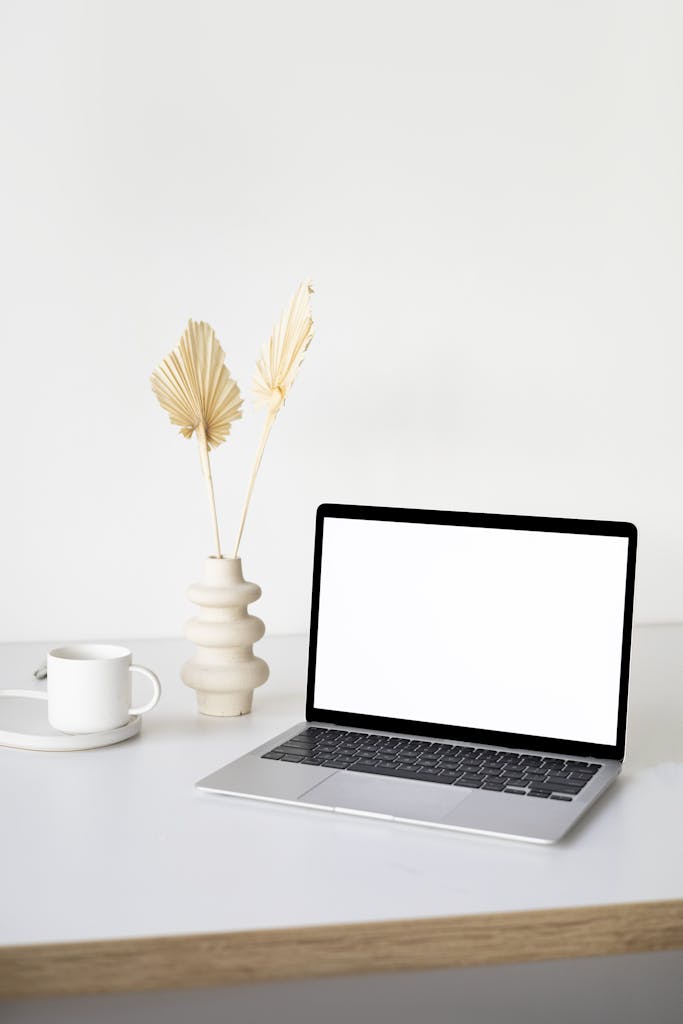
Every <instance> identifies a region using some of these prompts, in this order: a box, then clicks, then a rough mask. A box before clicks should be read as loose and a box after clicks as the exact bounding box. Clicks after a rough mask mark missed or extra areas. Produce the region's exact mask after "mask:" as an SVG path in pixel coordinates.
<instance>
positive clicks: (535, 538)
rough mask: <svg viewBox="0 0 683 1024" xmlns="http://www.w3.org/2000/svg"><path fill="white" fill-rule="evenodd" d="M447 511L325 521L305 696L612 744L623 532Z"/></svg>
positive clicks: (345, 709)
mask: <svg viewBox="0 0 683 1024" xmlns="http://www.w3.org/2000/svg"><path fill="white" fill-rule="evenodd" d="M323 508H325V506H323ZM327 508H331V509H334V508H335V506H327ZM378 511H380V510H378ZM382 511H383V512H386V513H388V512H390V511H391V510H382ZM443 515H444V516H445V515H446V514H443ZM454 518H456V519H457V518H458V517H457V514H454ZM460 518H463V519H464V520H465V521H464V522H462V523H457V522H415V521H391V520H390V519H385V518H382V519H374V518H365V519H364V518H359V517H357V515H356V514H354V517H352V518H345V517H344V516H343V515H328V516H326V517H325V518H324V528H323V529H322V536H321V537H320V536H319V538H318V551H317V557H318V559H319V564H318V566H317V569H318V570H319V592H318V595H317V601H316V600H315V595H314V618H315V617H316V616H317V642H316V643H315V651H314V658H313V660H314V666H313V671H314V696H313V704H314V706H315V708H317V709H326V710H327V711H330V712H333V713H334V712H336V713H339V714H340V715H341V716H345V715H351V716H364V717H367V718H369V719H391V720H398V721H399V722H410V723H430V724H434V725H436V726H443V727H449V729H455V730H458V731H459V730H464V731H465V732H468V733H469V732H473V733H475V734H479V735H481V734H483V733H497V734H505V735H507V736H511V735H514V736H523V737H527V738H528V737H539V738H540V737H542V738H544V739H545V738H550V739H554V740H559V741H568V742H570V743H572V744H573V743H577V744H581V745H584V746H585V745H588V746H596V745H597V746H602V747H614V746H615V745H616V744H617V740H618V723H619V710H620V695H621V686H622V669H623V661H624V659H623V654H624V652H623V646H624V639H625V620H626V619H628V627H629V634H630V615H631V608H630V605H629V607H628V608H627V603H628V600H629V594H628V589H629V588H628V586H627V575H628V573H627V570H628V568H629V536H628V535H614V534H613V533H606V534H601V533H599V532H597V533H596V532H594V531H595V530H596V529H599V528H600V524H595V523H590V524H588V523H587V524H584V526H585V528H587V529H590V530H591V532H588V533H584V532H570V530H569V528H568V524H569V525H570V526H571V524H572V523H576V521H571V520H547V519H543V520H533V519H527V518H526V517H497V516H491V517H488V516H464V517H460ZM475 521H476V522H480V523H481V522H486V523H487V525H473V523H474V522H475ZM488 521H493V522H497V521H500V522H503V521H505V522H506V524H507V523H509V522H514V523H515V524H518V523H520V522H521V523H524V524H532V525H534V526H535V525H536V524H537V523H542V524H543V525H542V527H540V528H539V527H538V526H536V528H530V529H529V528H527V529H524V528H520V527H519V526H518V525H515V526H514V527H510V526H507V525H506V526H505V527H504V528H500V527H497V526H493V525H488ZM548 524H550V525H548ZM552 524H557V525H556V527H555V530H553V528H552ZM604 525H605V526H607V527H611V528H614V527H618V526H619V525H620V524H604ZM621 525H624V524H621ZM625 525H626V526H628V525H629V524H625ZM578 528H579V529H581V525H579V527H578ZM631 530H632V531H633V534H635V531H634V528H633V527H631ZM320 532H321V531H320V526H319V533H320ZM633 540H634V541H635V537H634V536H633ZM630 599H631V600H632V584H631V595H630ZM316 604H317V607H315V605H316ZM626 671H628V658H626ZM341 720H342V721H343V720H344V718H343V717H342V719H341ZM437 734H438V733H437Z"/></svg>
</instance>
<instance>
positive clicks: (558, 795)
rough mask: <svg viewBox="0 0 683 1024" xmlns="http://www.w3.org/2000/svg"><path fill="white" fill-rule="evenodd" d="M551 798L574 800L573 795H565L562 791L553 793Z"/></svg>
mask: <svg viewBox="0 0 683 1024" xmlns="http://www.w3.org/2000/svg"><path fill="white" fill-rule="evenodd" d="M550 799H551V800H573V797H571V796H565V795H564V794H562V793H551V794H550Z"/></svg>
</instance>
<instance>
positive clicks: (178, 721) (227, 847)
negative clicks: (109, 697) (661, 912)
mask: <svg viewBox="0 0 683 1024" xmlns="http://www.w3.org/2000/svg"><path fill="white" fill-rule="evenodd" d="M130 646H131V648H132V650H133V653H134V660H135V661H137V662H138V663H140V664H143V665H148V666H150V667H151V668H153V669H154V670H156V671H157V672H158V673H159V675H160V677H161V680H162V685H163V696H162V699H161V702H160V704H159V705H158V706H157V708H156V709H155V710H154V711H152V712H150V713H149V714H148V715H147V716H146V717H145V720H144V724H143V729H142V734H141V735H140V736H139V737H138V738H137V739H133V740H130V741H128V742H125V743H122V744H120V745H118V746H114V747H109V748H106V749H101V750H92V751H81V752H75V753H37V752H32V751H23V750H12V749H8V748H2V749H0V807H1V808H2V822H3V828H2V838H1V839H0V867H1V869H2V870H1V874H0V878H1V879H2V881H1V882H0V886H1V889H0V894H1V895H0V905H1V906H2V914H0V946H9V945H21V944H25V943H57V942H70V941H79V940H92V939H117V938H124V937H130V938H135V937H140V936H158V935H170V936H174V935H185V934H190V933H198V932H231V931H242V930H253V929H270V928H275V927H295V926H305V925H324V924H338V923H339V924H340V923H345V922H363V921H381V920H396V919H399V918H428V917H437V916H442V915H449V916H451V915H456V916H457V915H467V914H484V913H497V912H505V911H515V910H532V909H543V908H556V907H578V906H588V905H595V904H608V903H633V902H638V901H649V900H671V899H679V898H680V897H681V896H682V895H683V856H682V854H683V813H682V812H681V807H682V805H683V728H682V725H683V686H682V685H681V682H682V679H683V626H657V627H641V628H638V629H636V631H635V639H634V648H633V658H632V685H631V702H630V713H629V725H628V740H627V757H626V761H625V765H624V772H623V774H622V776H621V777H620V779H619V780H618V781H617V783H616V785H615V786H614V787H612V789H611V791H610V792H608V793H607V794H606V795H605V796H604V797H603V798H602V800H601V801H600V802H599V803H598V804H597V805H596V807H595V808H594V809H593V810H592V811H591V812H589V815H588V816H587V818H586V819H585V820H584V821H583V822H581V823H580V824H579V825H578V826H577V828H576V829H575V830H574V832H573V833H571V834H570V836H569V837H568V838H567V839H566V840H565V841H563V842H562V843H560V844H559V845H557V846H534V845H527V844H524V843H515V842H509V841H504V840H496V839H488V838H484V837H479V836H471V835H466V834H459V833H455V832H440V831H434V830H431V829H427V828H420V827H417V826H409V825H399V824H392V823H388V822H387V823H385V822H381V821H372V820H365V819H361V818H352V817H340V816H338V815H334V814H331V813H325V812H315V811H311V810H307V809H305V808H292V807H286V806H277V805H273V804H265V803H264V804H260V803H256V802H250V801H246V800H237V799H233V798H229V797H219V796H211V795H208V794H203V793H199V792H197V791H196V790H195V789H194V788H193V783H194V782H195V781H196V780H197V779H199V778H201V777H202V776H204V775H206V774H208V773H209V772H210V771H212V770H213V769H215V768H217V767H219V766H220V765H222V764H224V763H225V762H227V761H229V760H231V759H232V758H234V757H236V756H238V755H240V754H242V753H244V752H246V751H248V750H249V749H250V748H252V747H254V746H256V745H257V744H259V743H262V742H264V741H265V740H267V739H268V738H269V737H270V736H274V735H275V734H276V733H278V732H280V731H281V730H282V729H284V728H286V727H288V726H289V725H292V724H294V723H296V722H297V721H301V720H303V718H304V693H305V670H306V656H307V654H306V651H307V645H306V640H305V638H304V637H275V638H271V639H267V640H265V641H263V642H262V643H261V644H259V645H258V651H259V653H261V654H263V656H264V657H265V658H266V659H267V660H268V661H269V663H270V665H271V679H270V681H269V682H268V683H267V684H266V685H265V686H264V687H262V688H261V689H260V690H258V691H257V692H256V695H255V700H254V712H253V713H252V714H251V715H249V716H245V717H243V718H241V719H225V720H223V719H212V718H205V717H202V716H199V715H198V714H197V712H196V710H195V697H194V693H193V692H191V691H189V690H188V689H187V688H186V687H184V686H183V685H182V683H181V682H180V679H179V674H178V669H179V666H180V664H181V662H182V661H183V660H184V657H185V656H186V652H187V651H188V650H189V646H188V645H186V644H185V643H184V642H183V641H179V640H136V641H132V642H131V643H130ZM44 649H45V645H43V644H39V643H36V644H8V645H4V646H3V647H0V686H3V687H6V688H19V687H21V688H24V687H27V688H31V687H35V686H38V685H40V684H35V683H34V682H33V680H32V671H33V669H34V668H35V666H36V665H37V663H38V662H39V661H40V659H41V657H42V655H43V653H44Z"/></svg>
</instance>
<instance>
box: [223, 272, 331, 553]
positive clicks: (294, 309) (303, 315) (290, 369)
mask: <svg viewBox="0 0 683 1024" xmlns="http://www.w3.org/2000/svg"><path fill="white" fill-rule="evenodd" d="M312 293H313V288H312V286H311V283H310V281H306V282H304V283H303V284H300V285H299V287H298V288H297V290H296V291H295V293H294V295H293V296H292V298H291V300H290V302H289V305H288V306H287V308H286V309H285V310H284V311H283V313H282V316H281V317H280V319H279V320H278V322H277V324H276V325H275V327H274V328H273V333H272V334H271V336H270V340H269V342H268V344H267V345H266V346H265V347H264V349H263V352H262V353H261V357H260V359H259V360H258V362H257V364H256V373H255V375H254V397H255V401H256V404H257V406H261V407H263V406H265V407H266V409H267V410H268V411H267V414H266V420H265V423H264V425H263V433H262V435H261V440H260V442H259V446H258V450H257V452H256V458H255V459H254V465H253V466H252V470H251V477H250V479H249V486H248V487H247V496H246V498H245V501H244V508H243V509H242V518H241V519H240V525H239V530H238V533H237V542H236V544H235V551H234V555H233V557H234V558H237V553H238V551H239V546H240V541H241V540H242V533H243V531H244V522H245V519H246V518H247V511H248V509H249V502H250V501H251V495H252V492H253V490H254V483H255V481H256V474H257V473H258V471H259V467H260V465H261V460H262V458H263V452H264V449H265V447H266V441H267V440H268V437H269V435H270V431H271V430H272V428H273V423H274V422H275V418H276V416H277V414H278V413H279V411H280V409H281V408H282V406H283V405H284V403H285V400H286V398H287V396H288V394H289V391H290V389H291V387H292V384H293V383H294V379H295V378H296V375H297V373H298V372H299V368H300V366H301V363H302V362H303V358H304V356H305V354H306V349H307V348H308V346H309V345H310V343H311V341H312V339H313V318H312V316H311V303H310V298H309V296H310V295H311V294H312Z"/></svg>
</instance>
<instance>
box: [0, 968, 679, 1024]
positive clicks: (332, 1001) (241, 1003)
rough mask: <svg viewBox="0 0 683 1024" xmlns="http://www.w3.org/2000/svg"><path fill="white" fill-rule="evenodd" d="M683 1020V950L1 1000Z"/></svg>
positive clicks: (384, 1021)
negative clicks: (176, 989)
mask: <svg viewBox="0 0 683 1024" xmlns="http://www.w3.org/2000/svg"><path fill="white" fill-rule="evenodd" d="M431 1020H439V1021H443V1022H444V1024H495V1022H497V1021H501V1022H505V1024H522V1022H523V1024H577V1022H588V1024H643V1022H647V1024H681V1021H683V950H682V951H676V952H669V953H644V954H643V953H641V954H634V955H631V956H619V957H604V958H594V959H585V960H572V961H558V962H554V963H542V964H516V965H511V966H505V967H470V968H461V969H459V970H447V971H424V972H419V973H414V974H394V975H387V974H384V975H369V976H367V977H360V978H359V977H354V978H335V979H330V980H322V981H305V982H283V983H277V984H270V985H241V986H238V987H234V988H225V989H203V990H199V991H191V992H148V993H138V994H133V995H122V996H93V997H91V996H82V997H79V998H68V999H67V998H63V999H50V1000H28V1001H13V1002H5V1003H0V1021H2V1022H3V1024H29V1022H30V1024H37V1022H41V1024H42V1022H45V1024H47V1022H49V1024H86V1022H87V1024H114V1022H119V1021H127V1022H131V1024H135V1022H136V1021H144V1022H145V1024H187V1022H191V1024H219V1022H220V1024H225V1022H229V1024H264V1022H271V1021H272V1022H273V1024H309V1022H310V1024H317V1022H324V1024H364V1022H365V1021H371V1022H372V1024H403V1022H406V1024H408V1022H411V1024H412V1022H415V1021H419V1022H426V1021H431Z"/></svg>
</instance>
